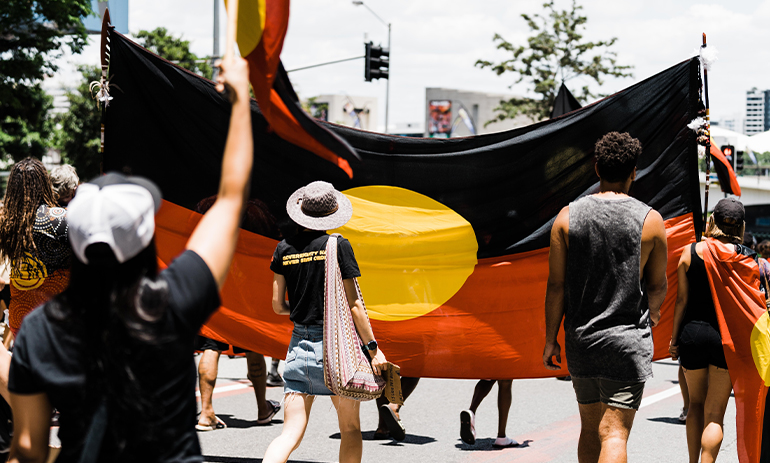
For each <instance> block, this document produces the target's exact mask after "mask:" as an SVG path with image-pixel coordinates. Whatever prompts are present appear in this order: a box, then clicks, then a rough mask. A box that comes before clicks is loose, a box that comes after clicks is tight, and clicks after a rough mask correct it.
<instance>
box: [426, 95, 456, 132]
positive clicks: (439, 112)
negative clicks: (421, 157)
mask: <svg viewBox="0 0 770 463" xmlns="http://www.w3.org/2000/svg"><path fill="white" fill-rule="evenodd" d="M450 132H452V101H450V100H431V101H430V102H429V103H428V135H429V136H430V137H434V138H448V137H449V134H450Z"/></svg>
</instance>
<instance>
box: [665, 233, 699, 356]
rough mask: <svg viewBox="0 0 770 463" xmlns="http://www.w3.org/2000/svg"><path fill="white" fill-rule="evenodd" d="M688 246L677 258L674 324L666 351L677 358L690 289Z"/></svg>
mask: <svg viewBox="0 0 770 463" xmlns="http://www.w3.org/2000/svg"><path fill="white" fill-rule="evenodd" d="M690 246H695V244H688V245H687V246H685V247H684V249H683V250H682V257H681V258H680V259H679V266H678V267H677V269H676V275H677V280H678V283H677V287H676V306H675V307H674V326H673V328H672V330H671V343H670V344H669V346H668V352H669V353H670V354H671V358H672V359H674V360H676V359H678V358H679V332H680V331H681V330H682V320H683V319H684V313H685V311H686V310H687V298H688V296H689V291H690V281H689V280H688V279H687V269H688V268H690Z"/></svg>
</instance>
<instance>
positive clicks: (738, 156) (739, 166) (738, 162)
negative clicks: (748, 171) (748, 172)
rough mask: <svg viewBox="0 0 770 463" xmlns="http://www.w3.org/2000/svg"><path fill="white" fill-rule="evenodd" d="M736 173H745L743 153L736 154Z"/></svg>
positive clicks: (737, 152)
mask: <svg viewBox="0 0 770 463" xmlns="http://www.w3.org/2000/svg"><path fill="white" fill-rule="evenodd" d="M735 171H736V172H742V171H743V151H736V152H735Z"/></svg>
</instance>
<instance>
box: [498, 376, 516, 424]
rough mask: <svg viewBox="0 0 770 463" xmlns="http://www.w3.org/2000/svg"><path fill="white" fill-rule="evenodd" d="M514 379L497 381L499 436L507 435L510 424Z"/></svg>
mask: <svg viewBox="0 0 770 463" xmlns="http://www.w3.org/2000/svg"><path fill="white" fill-rule="evenodd" d="M512 387H513V380H510V379H506V380H498V381H497V437H505V428H506V427H507V425H508V412H509V411H510V410H511V402H513V394H512V392H511V389H512Z"/></svg>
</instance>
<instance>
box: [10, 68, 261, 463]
mask: <svg viewBox="0 0 770 463" xmlns="http://www.w3.org/2000/svg"><path fill="white" fill-rule="evenodd" d="M221 68H222V72H221V74H220V75H219V78H218V84H217V89H218V90H219V91H220V92H221V91H223V90H224V89H225V88H227V90H228V93H229V96H230V99H231V101H232V110H231V115H230V126H229V132H228V136H227V143H226V146H225V152H224V157H223V159H222V174H221V179H220V185H219V194H218V196H217V200H216V202H215V203H214V205H213V206H212V207H211V209H210V210H209V211H208V212H207V213H206V214H205V215H204V216H203V218H202V219H201V220H200V222H199V223H198V225H197V227H196V228H195V230H194V231H193V233H192V235H191V237H190V239H189V241H188V243H187V246H186V250H185V251H184V252H183V253H182V254H181V255H179V256H178V257H177V258H176V259H175V260H174V261H173V262H172V263H171V264H170V265H169V267H168V268H167V269H166V270H163V271H161V272H158V268H157V255H156V251H155V242H154V232H155V214H156V213H157V211H158V209H159V207H160V205H161V195H160V191H159V190H158V188H157V187H156V186H155V185H154V184H153V183H152V182H150V181H149V180H147V179H143V178H140V177H127V176H124V175H121V174H117V173H108V174H107V175H104V176H102V177H99V178H97V179H95V180H93V181H92V182H90V183H86V184H83V185H81V186H80V187H79V188H78V190H77V194H76V195H75V198H74V199H73V200H72V201H71V202H70V204H69V209H68V215H67V218H68V221H69V238H70V244H71V245H72V250H73V253H74V255H75V257H76V259H74V262H73V266H72V271H71V276H70V284H69V286H68V287H67V289H66V290H65V291H64V292H63V293H62V294H60V295H58V296H56V297H55V298H53V299H52V300H51V301H49V302H47V303H46V304H45V305H43V306H42V307H41V308H39V309H38V310H35V311H34V312H32V313H31V314H30V315H29V316H28V317H27V318H26V319H25V321H24V323H23V325H22V327H21V330H20V331H19V335H18V337H17V339H16V344H15V349H14V356H13V359H12V361H11V370H10V379H9V389H10V391H11V406H12V408H13V410H14V413H13V415H14V416H13V418H14V435H13V443H12V446H11V453H10V461H11V462H14V463H16V462H41V463H42V462H44V461H46V458H47V456H48V440H49V423H50V418H51V410H52V408H53V407H55V408H56V409H57V410H59V412H60V414H61V415H60V428H59V439H60V440H61V453H60V455H59V457H58V459H57V460H56V461H57V462H60V463H61V462H78V461H85V460H81V456H82V455H86V456H89V457H92V460H90V461H100V462H124V461H125V462H129V461H130V462H137V461H154V462H171V461H173V462H199V461H201V449H200V444H199V443H198V437H197V435H196V433H195V428H194V424H195V421H196V419H195V413H196V400H195V383H196V378H195V364H194V362H193V359H192V356H191V355H190V352H191V351H192V349H193V341H194V339H195V336H196V335H197V334H198V331H199V330H200V327H201V325H202V324H203V323H204V322H205V321H206V320H207V319H208V318H209V316H210V315H211V314H212V313H213V312H214V311H215V310H216V309H217V308H218V307H219V306H220V300H219V291H220V289H221V288H222V285H223V284H224V282H225V278H226V277H227V273H228V270H229V267H230V262H231V260H232V257H233V254H234V252H235V246H236V240H237V238H238V232H239V223H240V221H241V214H242V212H243V207H244V202H245V200H246V198H247V197H248V194H249V185H250V178H251V170H252V158H253V154H254V153H253V140H252V131H251V108H250V103H249V79H248V67H247V64H246V61H245V60H243V59H240V58H235V57H233V56H232V54H231V55H230V57H229V58H227V59H226V60H225V62H223V63H222V66H221Z"/></svg>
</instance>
